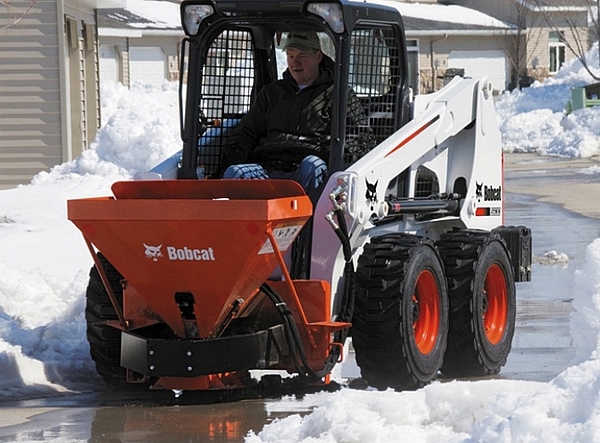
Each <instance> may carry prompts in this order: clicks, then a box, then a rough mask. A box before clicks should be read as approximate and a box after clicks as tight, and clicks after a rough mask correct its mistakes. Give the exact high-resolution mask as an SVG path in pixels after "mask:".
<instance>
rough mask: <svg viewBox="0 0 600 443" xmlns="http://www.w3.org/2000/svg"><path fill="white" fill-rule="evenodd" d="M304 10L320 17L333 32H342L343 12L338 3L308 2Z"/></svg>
mask: <svg viewBox="0 0 600 443" xmlns="http://www.w3.org/2000/svg"><path fill="white" fill-rule="evenodd" d="M306 10H307V11H308V12H312V13H313V14H316V15H318V16H319V17H322V18H323V20H325V21H326V22H327V24H328V25H329V26H331V29H333V31H334V32H337V33H338V34H339V33H341V32H344V14H343V13H342V5H340V4H339V3H310V4H309V5H308V7H307V8H306Z"/></svg>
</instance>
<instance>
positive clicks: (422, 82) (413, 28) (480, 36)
mask: <svg viewBox="0 0 600 443" xmlns="http://www.w3.org/2000/svg"><path fill="white" fill-rule="evenodd" d="M387 4H389V5H393V6H395V7H396V8H397V9H398V10H399V11H400V13H401V14H402V17H403V20H404V25H405V32H406V38H407V42H408V50H409V62H410V66H411V72H410V74H409V75H410V85H411V86H412V88H413V90H414V91H415V93H428V92H433V91H437V90H439V89H440V88H442V87H443V85H444V83H446V82H447V81H448V80H449V78H451V77H452V76H454V75H456V74H458V75H462V76H466V77H473V78H480V77H483V76H486V77H488V78H489V79H490V81H491V83H492V85H493V87H494V90H495V91H496V93H499V92H501V91H503V90H505V89H506V88H507V87H508V85H509V83H510V63H509V59H508V57H507V54H506V52H505V51H504V46H503V45H504V43H503V42H504V39H505V38H506V37H507V36H512V35H513V34H515V33H516V32H517V28H516V26H515V25H513V24H511V23H509V22H504V21H502V20H499V19H496V18H494V17H492V16H490V15H487V14H485V13H483V12H481V11H478V10H476V9H473V8H466V7H463V6H460V5H446V4H440V3H437V2H428V3H427V4H425V3H410V2H399V1H397V2H387Z"/></svg>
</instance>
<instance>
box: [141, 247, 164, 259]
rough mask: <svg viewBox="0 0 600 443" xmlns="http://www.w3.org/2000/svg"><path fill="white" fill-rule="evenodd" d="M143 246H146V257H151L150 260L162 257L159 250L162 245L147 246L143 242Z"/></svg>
mask: <svg viewBox="0 0 600 443" xmlns="http://www.w3.org/2000/svg"><path fill="white" fill-rule="evenodd" d="M144 247H145V248H146V258H147V259H151V260H152V261H158V258H159V257H162V256H163V255H162V252H160V248H162V245H158V246H148V245H147V244H146V243H144Z"/></svg>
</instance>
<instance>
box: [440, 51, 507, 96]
mask: <svg viewBox="0 0 600 443" xmlns="http://www.w3.org/2000/svg"><path fill="white" fill-rule="evenodd" d="M448 68H460V69H464V70H465V77H473V78H481V77H483V76H486V77H487V78H488V79H489V80H490V81H491V82H492V86H493V87H494V90H496V91H503V90H505V89H506V86H507V78H508V61H507V60H506V55H505V54H504V53H503V52H502V51H451V52H450V55H449V56H448Z"/></svg>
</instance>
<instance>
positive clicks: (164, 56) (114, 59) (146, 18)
mask: <svg viewBox="0 0 600 443" xmlns="http://www.w3.org/2000/svg"><path fill="white" fill-rule="evenodd" d="M98 35H99V49H100V78H101V79H102V81H115V82H120V83H122V84H123V85H125V86H130V85H131V84H133V83H135V82H137V81H142V82H146V83H149V84H153V85H161V84H162V83H164V82H165V81H175V80H177V79H178V78H179V53H180V45H181V40H182V39H183V37H184V34H183V31H182V29H181V18H180V12H179V2H177V1H155V0H128V2H127V6H126V8H118V9H102V10H100V11H98Z"/></svg>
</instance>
